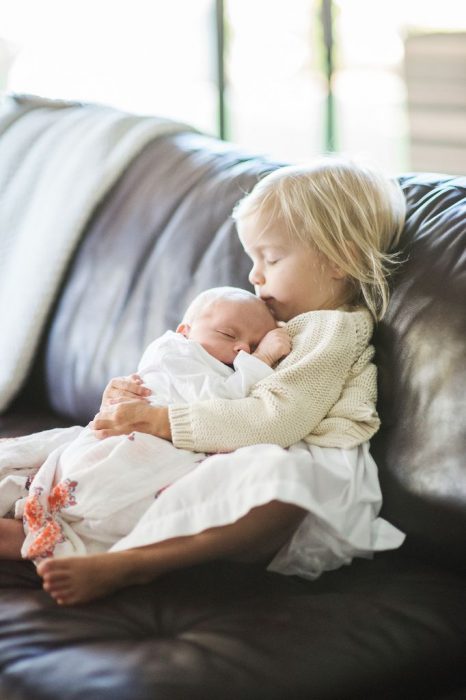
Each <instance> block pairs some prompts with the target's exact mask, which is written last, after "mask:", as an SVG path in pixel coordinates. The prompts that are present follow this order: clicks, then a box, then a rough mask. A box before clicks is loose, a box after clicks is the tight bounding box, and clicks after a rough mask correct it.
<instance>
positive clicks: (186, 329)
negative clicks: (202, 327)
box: [176, 323, 191, 338]
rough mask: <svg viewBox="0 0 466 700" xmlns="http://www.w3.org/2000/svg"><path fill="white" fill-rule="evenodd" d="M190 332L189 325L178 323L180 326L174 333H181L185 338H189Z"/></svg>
mask: <svg viewBox="0 0 466 700" xmlns="http://www.w3.org/2000/svg"><path fill="white" fill-rule="evenodd" d="M190 330H191V326H190V325H189V323H180V325H179V326H178V328H177V329H176V332H177V333H181V335H184V337H185V338H189V332H190Z"/></svg>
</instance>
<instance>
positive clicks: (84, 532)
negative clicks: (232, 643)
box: [16, 331, 273, 559]
mask: <svg viewBox="0 0 466 700" xmlns="http://www.w3.org/2000/svg"><path fill="white" fill-rule="evenodd" d="M233 367H234V369H232V368H231V367H229V366H227V365H225V364H223V363H222V362H220V361H219V360H217V359H216V358H214V357H212V355H210V354H209V353H208V352H207V351H206V350H204V348H203V347H202V346H201V345H200V344H199V343H196V342H193V341H191V340H188V339H186V338H185V337H184V336H182V335H181V334H179V333H173V332H172V331H168V332H167V333H165V334H164V335H163V336H161V337H160V338H158V339H157V340H155V341H154V342H152V343H151V344H150V345H149V347H148V348H147V349H146V350H145V352H144V354H143V356H142V358H141V361H140V363H139V365H138V373H139V374H140V376H141V378H142V379H143V382H144V384H145V385H146V386H147V387H149V388H150V389H151V390H152V395H151V397H150V400H151V403H153V404H155V405H168V404H170V403H174V402H175V403H181V402H183V403H185V402H192V401H203V400H206V399H211V398H214V397H216V398H222V399H229V400H230V399H237V398H242V397H244V396H246V395H247V394H248V393H249V391H250V389H251V387H252V386H253V385H254V384H255V383H256V382H257V381H259V380H261V379H263V378H265V377H267V376H268V375H269V374H270V373H272V371H273V370H272V369H271V368H270V367H269V366H268V365H266V364H265V363H264V362H262V361H261V360H259V359H257V358H256V357H254V356H252V355H249V354H248V353H245V352H243V351H240V352H239V353H238V355H237V356H236V358H235V360H234V364H233ZM205 456H206V455H205V454H203V453H199V452H193V451H191V450H184V449H179V448H176V447H174V446H173V444H172V443H171V442H168V441H167V440H162V439H161V438H158V437H154V436H152V435H147V434H145V433H140V432H133V433H131V434H130V435H118V436H114V437H108V438H105V439H103V440H99V439H97V438H96V437H95V436H94V434H93V431H92V430H91V429H90V428H84V429H81V430H80V432H79V434H78V435H77V437H76V438H75V439H73V440H71V441H67V442H65V443H64V444H61V445H60V446H59V447H58V448H57V449H55V450H54V451H53V452H52V453H51V454H50V455H49V456H48V457H47V459H46V460H45V462H44V464H43V465H42V466H41V467H40V469H39V471H38V472H37V474H36V475H35V477H34V478H33V480H32V483H31V484H30V488H29V495H28V497H27V498H24V499H22V501H19V502H18V504H17V509H16V517H19V516H21V515H22V516H23V518H24V521H25V525H26V539H25V541H24V544H23V548H22V554H23V556H24V557H27V558H30V559H38V558H41V557H44V556H67V555H72V554H80V553H81V554H84V553H93V552H102V551H107V550H108V549H109V547H110V546H111V545H113V544H115V543H116V542H117V541H118V540H119V539H120V538H121V537H123V536H125V535H127V534H128V532H130V531H131V530H132V529H133V527H134V526H135V525H136V523H137V522H138V520H139V519H140V517H141V516H142V514H143V513H144V512H145V511H146V510H147V509H148V508H149V506H150V505H152V503H153V502H154V499H155V498H157V497H158V496H159V495H160V493H161V492H162V491H163V489H164V488H166V487H167V486H168V485H170V484H171V483H172V482H174V481H176V480H177V479H179V478H180V477H182V476H184V475H186V474H187V473H188V472H190V471H191V470H193V469H194V468H195V467H196V466H197V465H198V464H199V463H200V462H201V461H202V460H203V459H204V458H205Z"/></svg>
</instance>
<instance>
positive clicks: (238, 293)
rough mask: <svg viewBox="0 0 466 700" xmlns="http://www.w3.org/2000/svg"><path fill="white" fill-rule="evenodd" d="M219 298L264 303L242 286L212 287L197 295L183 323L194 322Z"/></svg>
mask: <svg viewBox="0 0 466 700" xmlns="http://www.w3.org/2000/svg"><path fill="white" fill-rule="evenodd" d="M218 299H232V300H234V301H248V302H251V301H255V302H257V303H259V304H263V303H264V302H262V301H261V300H260V299H259V297H256V295H255V294H253V293H252V292H248V290H247V289H241V288H240V287H212V288H211V289H206V290H205V291H204V292H201V293H200V294H198V295H197V297H195V298H194V299H193V300H192V302H191V303H190V305H189V306H188V308H187V309H186V311H185V312H184V316H183V323H187V324H192V322H193V321H194V320H195V318H196V317H197V316H198V315H199V314H200V313H201V312H202V311H205V309H206V308H207V307H208V306H210V304H212V303H213V302H214V301H217V300H218Z"/></svg>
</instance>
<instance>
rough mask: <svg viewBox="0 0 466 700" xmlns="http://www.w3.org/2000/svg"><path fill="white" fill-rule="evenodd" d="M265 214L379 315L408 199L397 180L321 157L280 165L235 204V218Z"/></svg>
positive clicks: (341, 159)
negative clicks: (329, 265) (325, 262)
mask: <svg viewBox="0 0 466 700" xmlns="http://www.w3.org/2000/svg"><path fill="white" fill-rule="evenodd" d="M258 212H260V213H263V212H266V213H267V215H268V216H269V217H270V218H271V219H272V220H275V219H276V218H278V219H279V220H281V221H282V222H283V223H284V226H285V230H286V231H287V233H288V234H289V235H290V236H292V237H294V238H297V239H298V240H299V241H301V242H303V243H305V244H307V245H311V246H312V247H313V248H314V249H316V250H318V251H319V252H320V253H322V254H323V255H324V256H325V257H326V258H327V259H328V260H330V261H331V262H332V263H334V264H335V265H336V266H337V267H339V268H340V269H341V270H342V271H343V273H344V274H345V276H346V278H347V280H348V281H349V282H350V285H351V287H352V294H351V302H352V303H363V304H365V305H366V306H367V307H368V309H369V310H370V312H371V313H372V315H373V317H374V318H375V319H376V320H380V319H381V318H382V317H383V315H384V314H385V311H386V309H387V306H388V301H389V296H390V291H389V284H388V277H389V274H390V273H391V272H392V271H393V269H394V268H395V266H396V264H397V263H398V254H397V253H396V252H391V251H392V249H393V248H394V247H395V246H396V245H397V243H398V241H399V238H400V235H401V232H402V230H403V225H404V220H405V213H406V203H405V198H404V196H403V192H402V190H401V187H400V186H399V184H398V182H397V181H396V180H394V179H390V178H388V177H387V176H385V175H384V174H382V173H381V172H379V171H378V170H376V169H375V168H372V167H370V166H366V165H363V164H361V163H357V162H356V161H354V160H350V159H347V158H344V157H341V156H339V157H336V156H326V157H323V158H320V159H319V160H317V161H315V162H313V163H311V164H309V165H294V166H288V167H284V168H279V169H278V170H275V171H274V172H272V173H270V174H269V175H267V176H266V177H264V179H263V180H260V181H259V182H258V183H257V185H256V186H255V187H254V189H253V190H252V192H250V193H249V194H248V195H246V196H245V197H244V198H243V199H242V200H241V201H240V202H239V203H238V204H237V206H236V207H235V209H234V212H233V218H234V219H235V220H236V221H239V220H241V219H243V218H245V217H247V216H250V215H251V214H256V213H258Z"/></svg>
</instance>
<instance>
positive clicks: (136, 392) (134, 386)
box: [100, 374, 151, 410]
mask: <svg viewBox="0 0 466 700" xmlns="http://www.w3.org/2000/svg"><path fill="white" fill-rule="evenodd" d="M150 394H151V390H150V389H147V387H145V386H143V385H142V379H141V377H140V376H139V374H130V375H128V376H127V377H114V378H113V379H111V380H110V381H109V383H108V384H107V386H106V387H105V390H104V393H103V395H102V403H101V405H100V410H102V409H103V408H107V407H108V406H111V405H112V404H117V403H121V402H122V401H135V400H138V401H145V402H147V397H148V396H150Z"/></svg>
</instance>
